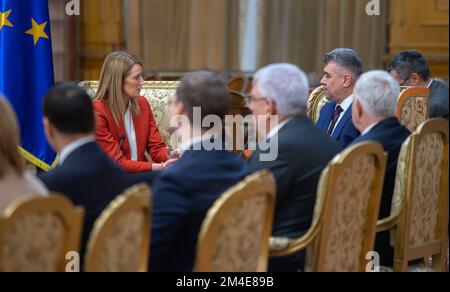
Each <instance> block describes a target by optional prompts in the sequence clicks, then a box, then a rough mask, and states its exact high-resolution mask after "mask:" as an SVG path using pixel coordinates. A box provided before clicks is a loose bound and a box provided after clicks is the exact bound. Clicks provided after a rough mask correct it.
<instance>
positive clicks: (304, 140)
mask: <svg viewBox="0 0 450 292" xmlns="http://www.w3.org/2000/svg"><path fill="white" fill-rule="evenodd" d="M253 85H254V86H253V89H252V92H251V96H250V97H248V98H247V104H248V107H249V109H250V110H251V112H252V114H253V116H254V117H255V118H256V120H257V125H256V127H257V128H258V129H259V130H261V128H263V129H264V130H263V135H264V136H265V140H264V141H260V144H259V145H258V148H257V149H256V151H255V152H254V153H253V156H252V157H251V158H250V161H249V163H250V166H251V169H252V171H254V172H256V171H259V170H261V169H268V170H270V171H271V172H272V173H273V175H274V177H275V180H276V184H277V195H276V203H275V218H274V224H273V228H272V234H273V235H274V236H280V237H289V238H297V237H300V236H301V235H303V234H304V233H305V232H306V231H307V230H308V228H309V227H310V225H311V221H312V215H313V210H314V205H315V201H316V189H317V184H318V181H319V177H320V173H321V171H322V170H323V169H324V168H325V166H326V165H327V164H328V162H329V161H330V160H331V159H332V158H333V157H334V156H335V155H336V154H337V153H338V152H340V151H341V147H340V146H339V144H338V143H337V142H336V141H334V140H333V139H331V138H330V137H329V136H328V135H326V134H325V133H323V132H322V131H321V130H320V129H318V128H316V127H315V126H314V124H313V123H312V122H311V120H310V119H309V118H308V117H307V116H306V106H307V100H308V88H309V86H308V80H307V78H306V75H305V73H303V71H301V70H300V69H299V68H298V67H297V66H294V65H291V64H273V65H270V66H267V67H264V68H262V69H260V70H259V71H258V72H257V73H256V74H255V78H254V81H253ZM264 142H265V143H266V144H269V145H270V146H271V147H274V148H276V151H272V150H273V149H264V147H263V146H264ZM271 147H269V148H271ZM267 152H276V157H273V158H274V160H271V161H270V160H269V159H264V158H265V154H267ZM303 265H304V252H299V253H298V254H295V255H293V256H287V257H275V258H271V259H270V261H269V271H272V272H289V271H298V270H301V269H303Z"/></svg>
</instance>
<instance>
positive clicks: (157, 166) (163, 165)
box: [152, 158, 178, 171]
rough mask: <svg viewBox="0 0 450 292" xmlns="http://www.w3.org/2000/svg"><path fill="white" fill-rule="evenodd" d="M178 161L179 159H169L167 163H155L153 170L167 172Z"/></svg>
mask: <svg viewBox="0 0 450 292" xmlns="http://www.w3.org/2000/svg"><path fill="white" fill-rule="evenodd" d="M177 160H178V158H174V159H168V160H167V161H165V162H161V163H155V164H153V168H152V170H154V171H162V170H165V169H167V168H169V167H170V166H171V165H172V164H173V163H174V162H175V161H177Z"/></svg>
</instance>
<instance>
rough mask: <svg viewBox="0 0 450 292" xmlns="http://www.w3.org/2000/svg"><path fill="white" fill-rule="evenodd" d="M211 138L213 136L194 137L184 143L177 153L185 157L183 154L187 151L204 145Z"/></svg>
mask: <svg viewBox="0 0 450 292" xmlns="http://www.w3.org/2000/svg"><path fill="white" fill-rule="evenodd" d="M211 137H212V136H210V135H201V136H197V137H194V138H192V139H190V140H189V141H186V142H184V143H182V144H181V145H180V147H179V148H178V151H177V152H178V154H179V155H180V156H183V154H184V153H185V152H186V151H187V150H190V149H191V148H192V146H194V145H196V144H199V143H202V142H203V141H208V140H211Z"/></svg>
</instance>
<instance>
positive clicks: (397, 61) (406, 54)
mask: <svg viewBox="0 0 450 292" xmlns="http://www.w3.org/2000/svg"><path fill="white" fill-rule="evenodd" d="M386 69H387V71H388V72H391V71H392V70H394V69H395V71H397V73H398V75H399V77H401V78H402V79H408V78H410V77H411V75H412V74H413V73H417V74H419V75H420V77H421V78H422V79H423V80H425V81H427V80H428V79H430V69H429V68H428V64H427V61H426V60H425V58H424V57H423V55H422V54H421V53H420V52H419V51H415V50H409V51H403V52H401V53H399V54H397V55H396V56H394V58H392V61H391V62H390V63H389V64H388V65H387V68H386Z"/></svg>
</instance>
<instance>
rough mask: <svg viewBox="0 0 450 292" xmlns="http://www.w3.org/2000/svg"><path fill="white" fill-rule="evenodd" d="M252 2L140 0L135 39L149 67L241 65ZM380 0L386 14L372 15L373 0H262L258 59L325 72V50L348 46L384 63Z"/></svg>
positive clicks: (372, 63)
mask: <svg viewBox="0 0 450 292" xmlns="http://www.w3.org/2000/svg"><path fill="white" fill-rule="evenodd" d="M131 1H136V0H131ZM246 1H247V0H213V1H211V0H164V1H161V0H144V1H140V4H139V7H140V9H139V10H140V11H139V18H140V20H139V21H138V23H139V30H140V33H139V34H138V36H140V37H139V38H140V39H139V40H137V41H136V40H135V42H134V43H138V44H139V50H138V51H139V52H140V54H141V56H142V57H143V59H144V62H145V68H146V69H151V70H160V71H177V70H178V71H185V70H197V69H204V68H208V69H213V70H223V71H239V69H240V68H241V60H240V59H241V44H242V42H243V40H242V37H243V35H244V28H245V26H244V25H243V22H244V21H245V16H246V15H247V11H245V10H246V9H247V8H248V6H247V5H245V3H244V4H243V2H246ZM380 1H381V2H380V3H381V15H380V16H368V15H366V5H367V3H369V0H315V1H312V0H258V5H259V7H258V21H257V22H256V23H258V28H257V29H256V30H254V31H257V34H258V37H257V40H258V41H257V42H258V44H257V50H256V52H255V54H257V58H256V59H257V66H258V67H261V66H264V65H267V64H269V63H274V62H290V63H294V64H297V65H299V66H300V67H301V68H302V69H303V70H305V71H307V72H321V71H322V67H323V64H322V59H323V55H324V54H325V53H326V52H328V51H330V50H332V49H334V48H337V47H350V48H354V49H355V50H356V51H358V53H359V54H360V55H361V57H362V59H363V63H364V68H365V69H366V70H368V69H375V68H382V65H383V57H384V56H385V53H386V47H387V22H388V15H387V14H388V3H387V0H380ZM131 21H133V19H132V20H131ZM135 38H136V37H135Z"/></svg>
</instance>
